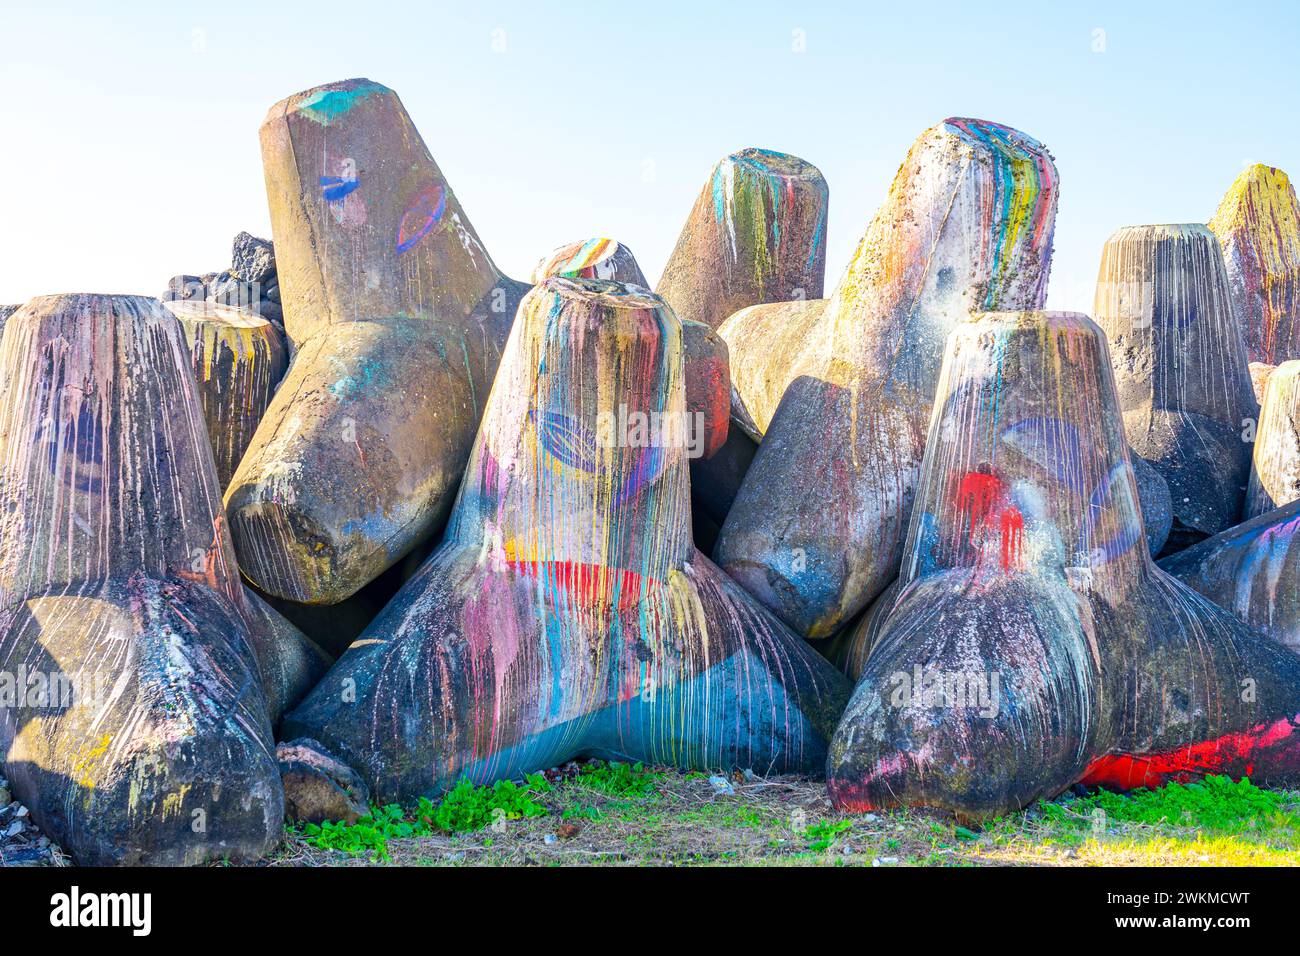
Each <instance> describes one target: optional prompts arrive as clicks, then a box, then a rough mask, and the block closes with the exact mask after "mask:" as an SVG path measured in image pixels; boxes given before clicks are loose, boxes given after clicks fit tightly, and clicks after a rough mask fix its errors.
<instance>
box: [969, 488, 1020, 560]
mask: <svg viewBox="0 0 1300 956" xmlns="http://www.w3.org/2000/svg"><path fill="white" fill-rule="evenodd" d="M1006 496H1007V486H1006V485H1005V484H1004V483H1003V482H1002V480H1001V479H1000V478H998V477H997V475H992V474H989V473H988V472H984V471H968V472H967V473H966V474H964V475H962V477H961V480H960V481H958V483H957V495H956V500H955V502H954V504H955V506H956V509H957V513H958V514H959V515H960V516H961V517H960V523H959V527H958V529H957V536H958V538H959V539H961V538H962V537H963V532H964V543H965V544H966V545H967V546H969V547H971V548H973V549H978V546H979V542H978V536H979V535H981V534H982V533H986V532H992V533H994V534H997V535H998V536H999V538H1000V540H1001V545H1002V554H1001V565H1002V570H1003V571H1011V570H1019V569H1020V548H1021V545H1022V544H1023V542H1024V536H1025V518H1024V515H1022V514H1021V513H1020V509H1019V508H1017V507H1016V506H1015V505H1013V504H1010V503H1008V502H1007V501H1006Z"/></svg>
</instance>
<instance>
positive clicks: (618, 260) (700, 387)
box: [532, 239, 731, 461]
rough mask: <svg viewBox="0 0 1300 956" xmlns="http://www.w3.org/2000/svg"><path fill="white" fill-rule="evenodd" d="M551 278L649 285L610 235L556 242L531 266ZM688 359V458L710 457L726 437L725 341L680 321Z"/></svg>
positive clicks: (701, 325) (727, 386) (728, 413)
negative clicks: (569, 241)
mask: <svg viewBox="0 0 1300 956" xmlns="http://www.w3.org/2000/svg"><path fill="white" fill-rule="evenodd" d="M552 276H562V277H564V278H569V279H607V280H609V281H611V282H622V283H625V284H628V285H635V286H640V287H641V288H648V287H649V283H647V282H646V280H645V276H644V275H643V274H642V272H641V267H640V266H639V265H637V261H636V258H635V257H634V256H633V255H632V250H630V249H628V247H627V246H625V245H623V244H622V243H620V242H615V241H614V240H613V239H587V240H585V241H583V242H571V243H569V244H568V245H565V246H560V247H559V248H558V249H556V250H555V251H554V252H552V253H551V254H550V255H549V256H547V257H546V258H544V259H542V260H541V261H540V262H539V263H538V264H537V267H536V268H534V269H533V275H532V281H533V282H541V281H543V280H545V279H549V278H551V277H552ZM681 324H682V354H683V358H684V361H685V363H686V411H687V412H688V413H689V414H690V416H691V417H690V421H691V429H692V431H691V436H690V437H691V447H690V449H689V451H690V456H691V458H692V460H693V461H694V460H697V459H703V458H711V457H712V456H713V455H714V454H715V453H716V452H717V451H718V449H720V448H721V447H722V446H723V443H724V442H726V440H727V426H728V420H729V419H730V417H731V376H730V372H729V369H728V364H729V363H728V361H727V343H726V342H724V341H722V338H721V337H720V336H719V335H718V334H717V333H716V332H714V331H713V329H711V328H710V327H709V326H707V325H705V324H704V323H703V322H694V321H691V320H689V319H687V320H684V321H682V323H681Z"/></svg>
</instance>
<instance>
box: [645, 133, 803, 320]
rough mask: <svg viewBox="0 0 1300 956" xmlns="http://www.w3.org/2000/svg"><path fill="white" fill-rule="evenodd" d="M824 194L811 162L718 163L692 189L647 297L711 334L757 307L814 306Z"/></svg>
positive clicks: (744, 156) (754, 159) (762, 154)
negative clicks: (696, 190) (696, 191)
mask: <svg viewBox="0 0 1300 956" xmlns="http://www.w3.org/2000/svg"><path fill="white" fill-rule="evenodd" d="M828 201H829V191H828V189H827V187H826V180H825V179H824V178H823V177H822V174H821V171H820V170H819V169H818V168H817V167H816V166H814V165H813V164H812V163H809V162H806V161H805V160H802V159H800V158H799V157H798V156H791V155H789V154H788V153H778V152H775V151H773V150H770V149H755V148H752V147H751V148H749V149H742V150H741V151H740V152H738V153H732V154H731V155H730V156H727V157H725V158H724V159H722V160H721V161H720V162H719V163H718V164H717V165H716V166H715V167H713V173H712V174H711V175H710V176H709V181H708V182H707V183H705V184H704V188H703V189H701V190H700V195H699V198H698V199H696V200H695V206H694V207H693V208H692V209H691V213H690V216H689V217H688V218H687V220H686V225H685V226H684V227H683V228H682V232H681V235H680V236H679V237H678V239H677V246H676V248H674V249H673V252H672V255H671V256H669V258H668V264H667V265H666V266H664V271H663V275H662V276H660V278H659V284H658V286H656V287H655V292H656V293H657V294H658V295H660V296H661V297H662V298H663V299H664V300H665V301H666V302H667V303H668V304H669V305H670V306H672V307H673V310H674V311H675V312H676V313H677V315H678V317H679V318H680V319H681V321H682V322H703V323H704V324H705V325H707V326H708V327H709V328H711V329H716V328H717V327H718V326H719V325H721V324H722V320H723V319H725V318H726V317H727V316H729V315H731V313H733V312H735V311H736V310H737V309H743V308H745V307H746V306H750V305H756V304H758V303H760V302H785V301H788V300H790V299H818V298H821V294H822V282H823V280H824V278H825V275H826V215H827V207H828Z"/></svg>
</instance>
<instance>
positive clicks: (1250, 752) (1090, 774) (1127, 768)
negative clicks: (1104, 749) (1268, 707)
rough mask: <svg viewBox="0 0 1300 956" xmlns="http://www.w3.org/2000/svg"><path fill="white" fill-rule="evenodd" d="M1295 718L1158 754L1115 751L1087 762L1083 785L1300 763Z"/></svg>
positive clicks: (1244, 772) (1240, 772)
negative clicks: (1118, 752) (1117, 752)
mask: <svg viewBox="0 0 1300 956" xmlns="http://www.w3.org/2000/svg"><path fill="white" fill-rule="evenodd" d="M1296 721H1297V718H1296V717H1282V718H1280V719H1279V720H1276V721H1274V722H1273V723H1271V724H1259V725H1258V726H1256V727H1252V728H1251V729H1250V730H1247V731H1243V732H1239V733H1231V734H1224V735H1223V736H1222V737H1216V738H1215V739H1213V740H1206V741H1202V742H1201V743H1196V744H1190V745H1188V746H1186V747H1181V748H1179V749H1178V750H1173V751H1169V752H1167V753H1155V754H1110V755H1108V756H1105V757H1099V758H1098V759H1096V760H1094V761H1093V762H1092V763H1091V764H1089V765H1088V769H1087V771H1086V772H1085V774H1084V777H1083V780H1082V781H1081V782H1082V783H1083V784H1085V785H1087V786H1092V787H1095V786H1107V787H1113V788H1115V789H1117V790H1132V789H1135V788H1137V787H1159V786H1161V785H1162V784H1166V783H1169V782H1171V781H1177V782H1180V783H1185V782H1187V781H1188V780H1191V779H1194V778H1196V777H1202V776H1205V775H1207V774H1227V775H1228V776H1231V777H1249V776H1251V775H1252V774H1255V773H1256V772H1258V771H1259V770H1261V769H1262V770H1264V771H1265V772H1266V773H1267V772H1268V771H1270V770H1273V769H1274V768H1280V767H1283V766H1285V767H1287V768H1294V767H1296V766H1297V765H1298V764H1300V735H1298V733H1297V731H1300V727H1298V726H1297V723H1296Z"/></svg>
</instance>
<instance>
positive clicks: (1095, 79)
mask: <svg viewBox="0 0 1300 956" xmlns="http://www.w3.org/2000/svg"><path fill="white" fill-rule="evenodd" d="M1132 6H1134V4H1132V3H1109V2H1089V3H1079V4H1066V3H1059V4H1058V3H1045V2H1033V3H1030V2H1011V0H1007V2H1000V3H997V4H991V3H970V4H959V3H955V2H940V0H927V2H920V0H913V2H891V3H884V4H874V3H872V4H868V3H861V4H858V3H854V4H850V3H847V2H843V3H835V4H832V3H816V2H806V3H794V2H783V3H776V2H763V0H754V2H747V3H739V4H734V5H733V4H725V5H724V4H720V3H719V4H713V3H707V2H704V0H695V2H686V3H681V2H656V3H653V4H650V3H627V2H625V3H618V4H598V3H558V2H557V3H545V2H541V0H537V2H508V3H507V2H493V0H485V2H480V3H436V2H433V3H420V4H418V5H417V4H414V3H408V4H399V3H389V2H383V0H354V2H349V3H334V2H328V0H318V2H313V3H310V4H306V3H304V4H281V3H272V2H268V0H263V2H257V3H250V2H244V0H223V2H220V3H217V2H212V3H205V4H183V3H162V2H134V3H133V2H130V0H119V2H113V3H108V2H105V3H87V2H83V3H58V2H49V0H46V2H31V3H29V2H15V0H0V74H2V75H3V79H4V89H5V95H4V98H3V100H0V183H2V184H3V185H2V188H0V303H4V302H19V301H22V300H25V299H26V298H28V297H30V296H33V295H38V294H42V293H48V292H66V291H103V292H142V293H148V294H156V293H157V292H158V291H159V290H160V289H162V287H163V285H164V283H165V281H166V279H167V278H168V277H169V276H171V275H173V274H176V273H180V272H203V271H208V270H213V269H217V268H220V267H223V266H224V265H225V264H227V263H228V262H229V244H230V239H231V237H232V236H233V235H234V234H235V233H236V232H238V231H239V230H241V229H248V230H250V231H252V232H255V233H259V234H263V235H265V234H267V233H268V232H269V220H268V217H267V212H266V197H265V192H264V188H263V180H262V172H261V162H260V156H259V150H258V140H257V129H258V126H259V124H260V123H261V120H262V118H263V116H264V115H265V113H266V110H267V107H269V106H270V105H271V104H272V103H274V102H275V101H276V100H278V99H280V98H282V97H284V96H286V95H288V94H290V93H293V92H296V91H298V90H302V89H306V88H308V87H311V86H314V85H316V84H319V83H322V82H326V81H329V80H335V79H342V78H346V77H352V76H367V77H370V78H371V79H373V80H377V81H379V82H381V83H384V84H386V85H388V86H391V87H393V88H394V89H396V90H397V92H398V93H399V94H400V95H401V97H402V99H403V101H404V102H405V103H406V106H407V109H408V110H409V111H410V112H411V114H412V116H413V117H414V119H415V122H416V124H417V125H418V126H419V128H420V131H421V133H422V134H423V136H424V139H425V141H426V142H427V143H428V145H429V148H430V150H432V152H433V154H434V156H435V157H436V158H437V160H438V162H439V164H440V165H441V166H442V169H443V171H444V173H445V174H446V175H447V177H448V179H449V181H450V182H451V184H452V187H453V188H454V189H455V190H456V193H457V195H458V196H459V197H460V199H461V202H462V203H463V205H464V207H465V209H466V210H467V212H468V214H469V216H470V218H471V220H472V221H473V223H474V225H475V226H476V227H477V229H478V231H479V233H480V234H481V236H482V237H483V239H484V242H485V243H486V245H487V247H488V249H489V251H490V252H491V253H492V255H493V257H494V258H495V259H496V261H497V263H498V264H499V265H500V266H501V267H502V268H503V269H505V270H506V271H507V272H508V273H510V274H512V275H515V276H516V277H526V275H527V273H528V271H529V270H530V268H531V266H532V264H533V263H534V261H535V260H536V259H537V258H539V257H540V256H541V255H543V254H544V253H545V252H547V251H548V250H550V249H551V248H552V247H554V246H556V245H558V244H560V243H562V242H567V241H571V240H576V239H581V238H585V237H588V236H591V235H607V236H612V237H614V238H617V239H620V240H622V241H623V242H625V243H627V244H628V245H630V246H631V248H632V249H633V251H634V252H635V253H636V254H637V257H638V259H639V260H640V262H641V265H642V267H643V268H644V270H645V272H646V274H647V276H648V277H649V278H650V279H651V280H652V281H653V280H654V279H656V278H657V276H658V274H659V272H660V270H661V269H662V267H663V263H664V260H665V259H666V257H667V256H668V254H669V252H670V251H671V249H672V246H673V243H674V242H675V240H676V237H677V233H678V230H679V229H680V227H681V224H682V220H683V219H684V217H685V215H686V213H687V211H688V209H689V208H690V205H691V203H692V201H693V200H694V198H695V194H696V193H697V191H698V190H699V189H700V187H701V186H702V184H703V183H704V180H705V178H706V176H707V175H708V172H709V169H710V167H711V166H712V164H713V163H714V161H715V160H717V159H718V158H719V157H721V156H723V155H725V154H726V153H728V152H730V151H732V150H736V149H739V148H741V147H744V146H763V147H769V148H772V149H779V150H784V151H787V152H793V153H797V154H798V155H800V156H803V157H804V158H806V159H808V160H810V161H812V162H814V163H816V164H817V165H818V166H819V167H820V168H821V170H822V172H823V173H825V175H826V178H827V180H828V181H829V183H830V195H831V212H830V231H829V250H828V252H829V254H828V256H827V279H828V285H830V284H833V283H834V281H835V280H836V278H838V276H839V273H840V272H841V270H842V269H843V267H844V264H845V262H846V261H847V259H848V256H849V254H850V252H851V251H852V248H853V246H854V244H855V243H856V242H857V239H858V237H859V236H860V235H861V233H862V231H863V229H864V228H865V226H866V224H867V222H868V221H869V220H870V218H871V216H872V214H873V213H874V211H875V209H876V207H877V206H878V205H879V203H880V201H881V200H882V198H883V197H884V195H885V192H886V190H887V189H888V186H889V182H890V180H891V179H892V178H893V175H894V172H895V170H896V169H897V167H898V165H899V163H900V162H901V161H902V158H903V156H904V154H905V153H906V150H907V148H908V145H909V144H910V143H911V142H912V140H913V139H914V138H915V137H916V136H917V134H919V133H920V132H921V131H922V130H924V129H925V128H926V127H928V126H930V125H932V124H933V123H935V122H937V121H939V120H941V119H943V118H944V117H946V116H949V115H967V116H977V117H980V118H984V119H991V120H997V121H1000V122H1003V123H1009V124H1011V125H1013V126H1016V127H1018V128H1020V129H1022V130H1024V131H1025V132H1028V133H1030V134H1031V135H1033V136H1035V137H1037V138H1038V139H1040V140H1042V141H1043V142H1044V143H1046V144H1047V145H1048V146H1049V147H1050V148H1051V150H1052V152H1053V153H1054V154H1055V156H1056V160H1057V166H1058V168H1059V170H1060V175H1061V205H1060V213H1059V216H1058V219H1057V229H1056V248H1057V255H1056V264H1055V267H1054V269H1053V275H1052V293H1051V298H1050V303H1051V304H1052V305H1053V306H1054V307H1058V308H1077V309H1082V310H1085V311H1087V310H1088V309H1090V307H1091V302H1092V286H1093V282H1094V280H1095V278H1096V269H1097V263H1098V261H1099V257H1100V251H1101V246H1102V243H1103V241H1104V240H1105V238H1106V236H1107V235H1108V234H1109V233H1110V232H1111V231H1113V230H1114V229H1115V228H1117V227H1119V226H1122V225H1126V224H1135V223H1152V222H1187V221H1195V222H1203V221H1205V220H1206V219H1207V218H1209V216H1210V215H1211V214H1212V213H1213V211H1214V209H1215V206H1216V205H1217V203H1218V200H1219V197H1220V196H1221V195H1222V193H1223V191H1224V190H1225V189H1226V188H1227V186H1228V184H1229V183H1230V182H1231V181H1232V179H1233V178H1234V177H1235V176H1236V175H1237V173H1238V172H1239V171H1240V170H1241V169H1242V167H1243V164H1245V163H1248V162H1256V161H1258V162H1266V163H1269V164H1271V165H1276V166H1281V167H1282V168H1283V169H1289V171H1290V172H1291V173H1293V174H1297V175H1300V102H1298V101H1300V65H1298V64H1297V55H1300V4H1296V3H1295V2H1294V0H1286V2H1276V3H1269V4H1264V3H1251V2H1244V0H1238V2H1231V3H1229V2H1223V0H1218V2H1179V3H1165V4H1154V3H1151V4H1142V6H1143V7H1145V9H1141V10H1134V9H1130V7H1132ZM406 8H410V9H406ZM796 30H801V31H803V36H804V37H805V38H806V40H805V43H806V51H805V52H802V53H799V52H795V51H794V49H793V48H794V46H795V45H796V44H795V42H794V41H795V33H794V31H796ZM1097 30H1101V31H1104V37H1102V36H1101V35H1099V34H1097V33H1095V32H1094V31H1097ZM494 31H503V32H501V33H497V34H496V37H497V39H498V41H499V40H500V38H504V43H505V50H504V52H494V50H493V41H494ZM1099 39H1101V40H1104V50H1103V51H1102V52H1096V51H1095V50H1094V47H1096V46H1098V40H1099ZM498 45H499V42H498ZM647 170H651V171H652V175H651V176H649V177H648V176H647Z"/></svg>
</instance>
